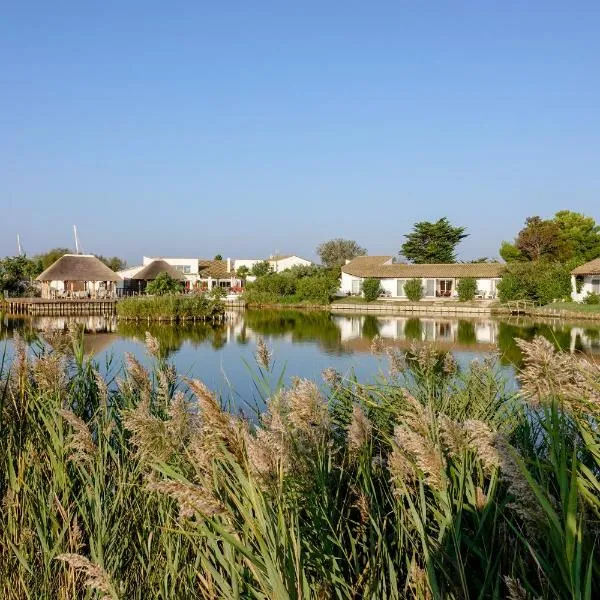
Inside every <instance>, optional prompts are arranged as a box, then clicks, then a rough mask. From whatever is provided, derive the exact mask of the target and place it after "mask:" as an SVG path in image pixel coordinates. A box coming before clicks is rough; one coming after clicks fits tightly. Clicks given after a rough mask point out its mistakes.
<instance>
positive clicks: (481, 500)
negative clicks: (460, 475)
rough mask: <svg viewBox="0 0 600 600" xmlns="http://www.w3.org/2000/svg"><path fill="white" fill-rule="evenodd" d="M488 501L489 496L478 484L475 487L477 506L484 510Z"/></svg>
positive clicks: (478, 508)
mask: <svg viewBox="0 0 600 600" xmlns="http://www.w3.org/2000/svg"><path fill="white" fill-rule="evenodd" d="M487 502H488V497H487V496H486V494H485V492H484V491H483V490H482V489H481V488H480V487H479V486H477V487H476V488H475V506H476V508H477V510H483V509H484V508H485V506H486V504H487Z"/></svg>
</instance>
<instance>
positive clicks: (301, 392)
mask: <svg viewBox="0 0 600 600" xmlns="http://www.w3.org/2000/svg"><path fill="white" fill-rule="evenodd" d="M283 397H284V398H285V402H286V403H287V408H288V414H287V418H288V421H289V423H290V424H291V426H292V427H293V428H294V429H295V430H296V431H301V432H302V433H304V434H305V435H306V436H307V437H309V438H310V439H312V440H316V439H317V438H318V437H321V436H322V435H323V433H324V432H325V431H326V430H327V428H328V426H329V412H328V410H327V404H326V402H325V399H324V398H323V396H322V395H321V392H320V391H319V388H318V387H317V386H316V384H315V383H314V382H313V381H310V380H308V379H297V380H295V381H294V383H293V385H292V387H291V388H290V389H289V390H286V391H284V392H283Z"/></svg>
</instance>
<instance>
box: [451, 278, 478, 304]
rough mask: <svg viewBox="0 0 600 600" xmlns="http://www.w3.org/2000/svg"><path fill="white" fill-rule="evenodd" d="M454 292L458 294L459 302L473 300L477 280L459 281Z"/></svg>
mask: <svg viewBox="0 0 600 600" xmlns="http://www.w3.org/2000/svg"><path fill="white" fill-rule="evenodd" d="M456 291H457V292H458V299H459V300H460V301H461V302H469V300H473V298H475V292H476V291H477V280H476V279H473V278H472V277H465V278H464V279H459V281H458V284H457V286H456Z"/></svg>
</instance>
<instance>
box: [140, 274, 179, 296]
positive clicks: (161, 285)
mask: <svg viewBox="0 0 600 600" xmlns="http://www.w3.org/2000/svg"><path fill="white" fill-rule="evenodd" d="M182 290H183V282H181V281H178V280H177V279H173V277H171V276H170V275H169V274H168V273H165V272H163V273H159V274H158V275H157V276H156V279H154V280H153V281H150V282H149V283H148V285H147V286H146V293H147V294H152V295H155V296H164V295H165V294H178V293H179V292H181V291H182Z"/></svg>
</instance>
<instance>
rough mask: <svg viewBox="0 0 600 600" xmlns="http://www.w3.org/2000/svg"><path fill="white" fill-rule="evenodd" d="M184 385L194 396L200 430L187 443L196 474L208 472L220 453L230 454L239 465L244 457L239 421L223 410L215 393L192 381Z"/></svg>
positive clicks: (194, 380) (196, 381)
mask: <svg viewBox="0 0 600 600" xmlns="http://www.w3.org/2000/svg"><path fill="white" fill-rule="evenodd" d="M186 382H187V384H188V386H189V387H190V389H191V390H192V392H193V393H194V395H195V396H196V399H197V402H198V408H199V419H200V427H199V428H197V429H196V430H195V434H194V435H193V436H192V437H191V439H190V443H189V452H190V454H191V455H192V456H193V458H194V467H195V468H196V469H197V470H198V471H199V472H200V473H207V472H210V471H211V468H212V462H213V460H214V459H215V458H218V457H221V456H222V455H223V451H224V450H227V451H228V452H230V453H231V454H232V455H233V456H234V457H235V459H236V460H237V461H238V463H240V464H241V463H242V461H243V457H244V434H243V426H242V424H241V422H240V421H239V419H236V418H235V417H234V416H233V415H231V414H230V413H227V412H225V411H224V410H223V408H222V407H221V405H220V404H219V402H218V400H217V396H216V395H215V393H214V392H212V391H211V390H209V389H208V388H207V387H206V385H205V384H204V383H203V382H202V381H200V380H198V379H193V380H186Z"/></svg>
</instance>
